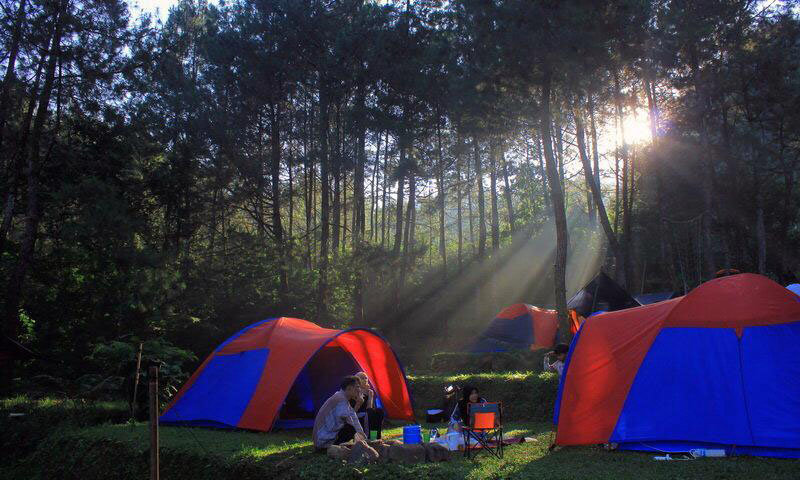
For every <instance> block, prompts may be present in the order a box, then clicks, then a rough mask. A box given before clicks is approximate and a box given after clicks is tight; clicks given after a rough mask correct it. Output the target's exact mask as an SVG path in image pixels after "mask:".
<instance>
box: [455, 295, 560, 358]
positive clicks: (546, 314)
mask: <svg viewBox="0 0 800 480" xmlns="http://www.w3.org/2000/svg"><path fill="white" fill-rule="evenodd" d="M557 331H558V314H557V312H556V311H555V310H545V309H543V308H538V307H534V306H533V305H528V304H525V303H517V304H514V305H511V306H510V307H506V308H504V309H503V310H501V311H500V313H498V314H497V315H496V316H495V317H494V319H492V321H491V322H490V323H489V326H488V327H487V328H486V330H485V331H484V332H483V333H482V334H481V335H480V337H478V339H477V340H476V341H475V343H473V345H472V347H471V348H470V349H469V351H470V352H472V353H486V352H506V351H510V350H528V349H536V348H548V347H552V346H553V344H554V343H555V340H556V333H557Z"/></svg>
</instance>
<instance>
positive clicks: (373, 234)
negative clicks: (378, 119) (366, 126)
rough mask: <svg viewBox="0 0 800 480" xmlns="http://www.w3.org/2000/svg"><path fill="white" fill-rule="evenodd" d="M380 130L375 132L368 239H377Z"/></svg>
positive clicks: (371, 240) (374, 240) (375, 240)
mask: <svg viewBox="0 0 800 480" xmlns="http://www.w3.org/2000/svg"><path fill="white" fill-rule="evenodd" d="M381 135H382V133H381V132H378V134H377V140H378V142H377V146H376V147H375V163H374V165H373V167H372V186H371V187H370V188H371V195H370V198H371V200H372V204H371V205H370V207H369V240H370V242H377V241H378V169H379V167H380V164H381V138H382V137H381Z"/></svg>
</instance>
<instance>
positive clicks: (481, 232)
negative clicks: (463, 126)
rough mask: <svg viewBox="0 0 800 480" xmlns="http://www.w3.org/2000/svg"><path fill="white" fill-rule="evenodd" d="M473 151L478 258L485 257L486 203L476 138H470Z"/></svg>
mask: <svg viewBox="0 0 800 480" xmlns="http://www.w3.org/2000/svg"><path fill="white" fill-rule="evenodd" d="M472 144H473V147H474V149H475V188H477V189H478V258H481V259H482V258H484V257H485V256H486V202H485V200H484V198H483V168H482V165H481V163H482V162H481V151H480V146H479V144H478V137H477V136H474V137H472Z"/></svg>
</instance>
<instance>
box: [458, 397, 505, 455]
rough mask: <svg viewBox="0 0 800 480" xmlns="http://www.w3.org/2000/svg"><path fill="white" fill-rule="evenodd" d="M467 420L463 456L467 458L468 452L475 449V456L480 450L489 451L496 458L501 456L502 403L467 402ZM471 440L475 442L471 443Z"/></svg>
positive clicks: (464, 430) (463, 429)
mask: <svg viewBox="0 0 800 480" xmlns="http://www.w3.org/2000/svg"><path fill="white" fill-rule="evenodd" d="M467 416H468V417H469V422H468V423H467V424H466V425H464V427H463V428H462V432H463V433H464V456H465V457H467V458H469V457H470V452H471V451H473V450H474V451H475V455H476V456H477V455H478V453H480V451H482V450H483V451H486V452H488V453H491V454H492V455H494V456H495V457H497V458H503V405H502V403H500V402H496V403H488V402H486V403H470V404H467ZM473 440H474V441H475V442H477V444H476V445H474V446H473V445H472V442H473Z"/></svg>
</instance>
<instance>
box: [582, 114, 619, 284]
mask: <svg viewBox="0 0 800 480" xmlns="http://www.w3.org/2000/svg"><path fill="white" fill-rule="evenodd" d="M575 131H576V132H577V141H578V155H579V156H580V158H581V163H582V164H583V173H584V176H585V178H586V182H587V183H588V184H589V186H590V187H591V190H592V196H593V197H594V203H595V205H597V211H598V217H599V218H600V225H601V226H602V227H603V231H604V232H605V234H606V238H607V239H608V245H609V247H610V248H611V253H612V254H613V255H614V259H615V260H616V262H617V265H618V266H622V265H624V263H625V258H624V255H623V253H622V246H621V245H620V243H619V240H618V239H617V235H616V234H615V233H614V230H613V229H612V228H611V222H610V221H609V220H608V213H607V212H606V207H605V204H604V203H603V194H602V193H601V192H600V184H599V183H598V182H595V181H594V175H593V174H592V166H591V164H590V163H589V156H588V155H587V153H586V141H585V136H584V125H583V118H582V117H581V112H580V111H579V109H577V108H576V109H575ZM620 271H621V272H625V269H624V268H621V269H620ZM624 281H625V279H624V278H623V284H624Z"/></svg>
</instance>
